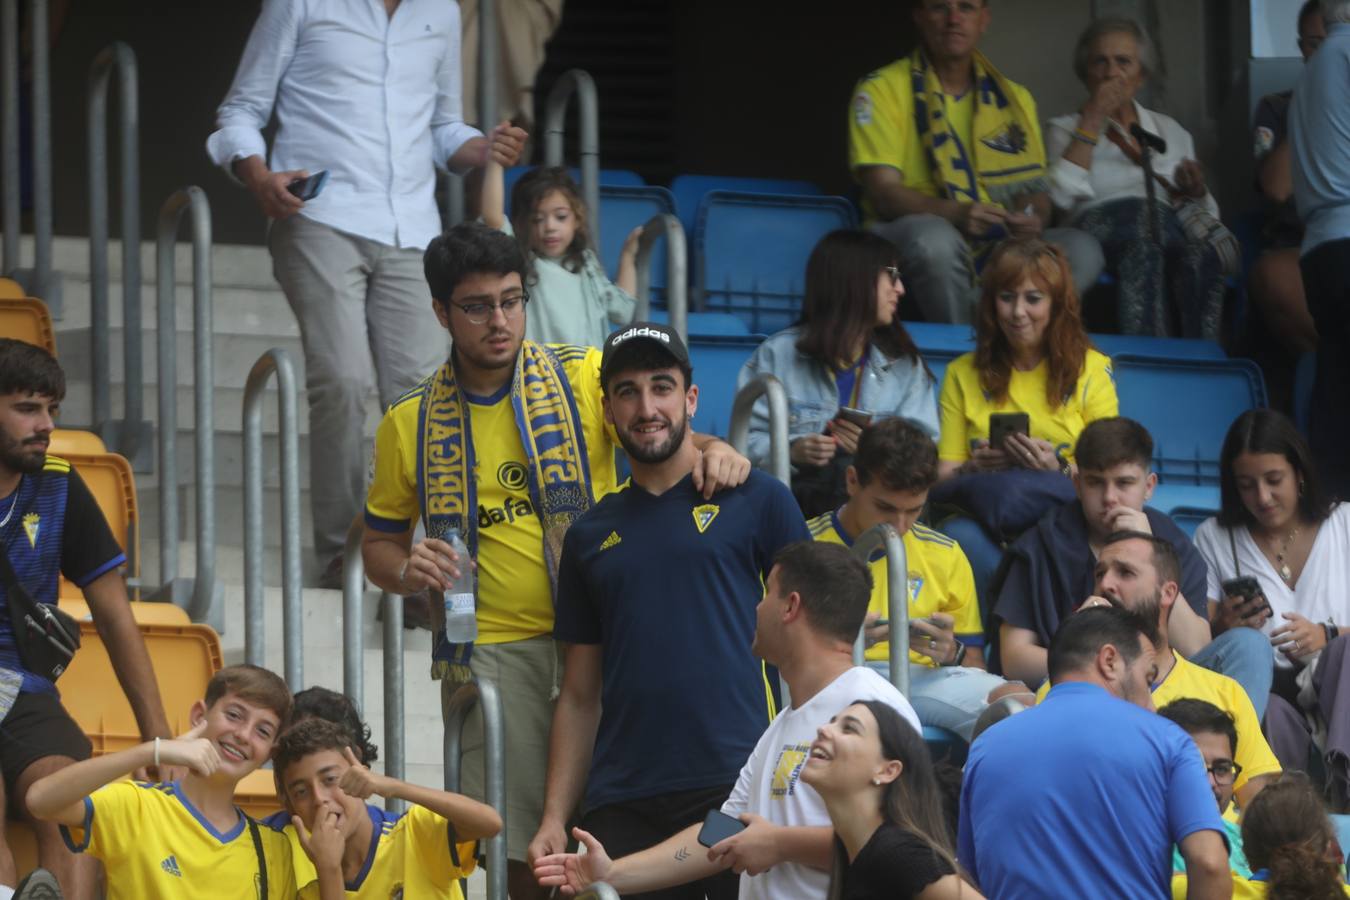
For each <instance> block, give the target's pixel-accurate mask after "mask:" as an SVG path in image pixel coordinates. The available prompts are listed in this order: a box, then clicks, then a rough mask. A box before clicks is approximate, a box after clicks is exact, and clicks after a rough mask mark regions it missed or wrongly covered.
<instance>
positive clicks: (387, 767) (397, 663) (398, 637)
mask: <svg viewBox="0 0 1350 900" xmlns="http://www.w3.org/2000/svg"><path fill="white" fill-rule="evenodd" d="M380 605H381V608H382V609H383V611H384V648H383V651H382V655H383V656H384V774H386V775H388V776H389V777H390V778H397V779H398V780H399V781H402V780H403V774H404V771H403V770H404V766H403V760H404V757H405V753H404V744H405V735H404V727H405V725H404V717H403V694H404V689H403V598H402V597H400V596H399V595H398V594H391V593H389V592H388V591H385V592H384V593H381V594H380ZM384 808H385V809H387V810H389V811H390V812H402V811H403V801H402V800H396V799H393V798H389V797H386V798H385V801H384Z"/></svg>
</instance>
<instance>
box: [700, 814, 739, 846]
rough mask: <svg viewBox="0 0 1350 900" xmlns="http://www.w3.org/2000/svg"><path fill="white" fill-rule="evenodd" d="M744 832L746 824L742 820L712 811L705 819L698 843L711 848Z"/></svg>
mask: <svg viewBox="0 0 1350 900" xmlns="http://www.w3.org/2000/svg"><path fill="white" fill-rule="evenodd" d="M744 830H745V823H744V822H742V821H741V820H740V819H735V818H732V817H731V816H729V815H727V814H726V813H724V812H722V811H721V810H720V809H710V810H708V815H707V816H705V817H704V819H703V827H702V828H700V829H699V830H698V842H699V843H700V844H702V845H703V846H705V847H709V848H711V847H712V846H714V845H715V844H719V843H721V842H722V841H725V840H726V839H727V838H729V837H731V836H732V835H734V834H740V833H741V832H742V831H744Z"/></svg>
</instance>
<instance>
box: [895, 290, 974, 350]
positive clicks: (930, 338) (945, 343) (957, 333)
mask: <svg viewBox="0 0 1350 900" xmlns="http://www.w3.org/2000/svg"><path fill="white" fill-rule="evenodd" d="M900 302H901V304H904V303H905V302H907V301H906V300H905V298H903V297H902V298H901V300H900ZM904 326H905V330H906V331H908V332H909V336H910V337H912V338H914V343H915V345H916V346H917V347H918V348H919V352H920V353H922V354H924V356H925V357H927V355H928V351H930V350H940V351H952V352H954V353H955V354H956V355H957V356H959V355H960V354H962V353H965V352H967V351H969V350H974V349H975V326H974V325H946V324H943V323H941V322H905V323H904ZM953 358H955V357H953Z"/></svg>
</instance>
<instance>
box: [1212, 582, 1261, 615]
mask: <svg viewBox="0 0 1350 900" xmlns="http://www.w3.org/2000/svg"><path fill="white" fill-rule="evenodd" d="M1221 587H1222V588H1223V594H1224V596H1225V597H1241V598H1242V599H1243V600H1246V601H1247V602H1248V603H1250V602H1251V601H1252V600H1260V601H1261V605H1260V606H1259V607H1257V608H1256V609H1255V610H1253V611H1252V612H1251V615H1259V614H1260V613H1263V612H1269V611H1270V601H1269V600H1267V599H1266V594H1265V592H1264V591H1262V590H1261V583H1260V582H1259V581H1257V580H1256V579H1255V578H1253V577H1252V576H1251V575H1239V576H1238V577H1237V578H1230V579H1228V580H1227V581H1225V582H1224V583H1223V584H1222V585H1221Z"/></svg>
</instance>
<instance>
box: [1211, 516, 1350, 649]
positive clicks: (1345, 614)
mask: <svg viewBox="0 0 1350 900" xmlns="http://www.w3.org/2000/svg"><path fill="white" fill-rule="evenodd" d="M1232 538H1233V540H1232V542H1231V543H1230V541H1229V529H1227V528H1224V527H1222V526H1220V525H1219V523H1218V520H1216V519H1206V520H1205V522H1204V523H1203V524H1201V526H1200V527H1199V528H1197V529H1196V531H1195V547H1196V549H1197V550H1199V551H1200V555H1201V556H1203V557H1204V558H1205V563H1206V564H1207V565H1208V567H1209V599H1210V600H1221V599H1222V598H1223V587H1222V585H1223V582H1225V581H1228V580H1229V579H1230V578H1237V577H1238V575H1239V574H1241V575H1250V576H1252V577H1254V578H1255V579H1256V580H1257V581H1258V582H1259V583H1260V585H1261V590H1262V591H1264V592H1265V595H1266V599H1267V600H1269V601H1270V609H1271V612H1272V613H1274V615H1272V616H1271V617H1270V618H1269V619H1267V620H1266V624H1265V626H1264V627H1263V628H1262V629H1261V630H1262V631H1263V632H1265V633H1266V634H1270V633H1271V632H1272V631H1274V630H1275V629H1276V628H1279V627H1280V626H1281V625H1284V624H1286V623H1287V622H1288V620H1287V619H1285V618H1284V616H1283V615H1281V613H1286V612H1296V613H1298V614H1299V615H1301V616H1303V617H1305V618H1307V619H1310V620H1311V621H1313V622H1325V621H1327V620H1328V619H1331V620H1332V621H1333V622H1336V623H1337V624H1339V625H1346V624H1350V503H1339V504H1337V505H1336V506H1335V507H1333V508H1332V510H1331V515H1330V516H1328V517H1327V520H1326V521H1325V522H1323V523H1322V527H1321V528H1319V529H1318V531H1317V537H1316V538H1315V539H1314V540H1313V546H1312V550H1311V551H1310V552H1309V553H1308V561H1307V562H1306V563H1304V564H1303V571H1302V573H1300V574H1299V577H1298V582H1297V583H1296V584H1295V585H1294V587H1293V589H1292V590H1291V589H1290V587H1289V585H1287V584H1285V583H1284V579H1283V578H1281V577H1280V576H1279V573H1277V572H1276V571H1275V567H1274V566H1273V565H1271V562H1270V560H1269V559H1267V558H1266V555H1265V554H1264V553H1262V552H1261V548H1260V547H1258V546H1257V545H1256V541H1254V540H1253V539H1252V535H1251V532H1250V531H1248V530H1247V529H1246V528H1243V527H1241V526H1239V527H1238V528H1236V529H1233V530H1232ZM1234 548H1236V552H1237V561H1236V563H1234V560H1233V553H1234ZM1275 665H1277V666H1281V667H1283V668H1286V669H1287V668H1289V667H1290V666H1291V665H1292V663H1290V662H1289V660H1288V659H1287V658H1286V657H1285V655H1284V654H1283V653H1276V654H1275Z"/></svg>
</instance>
